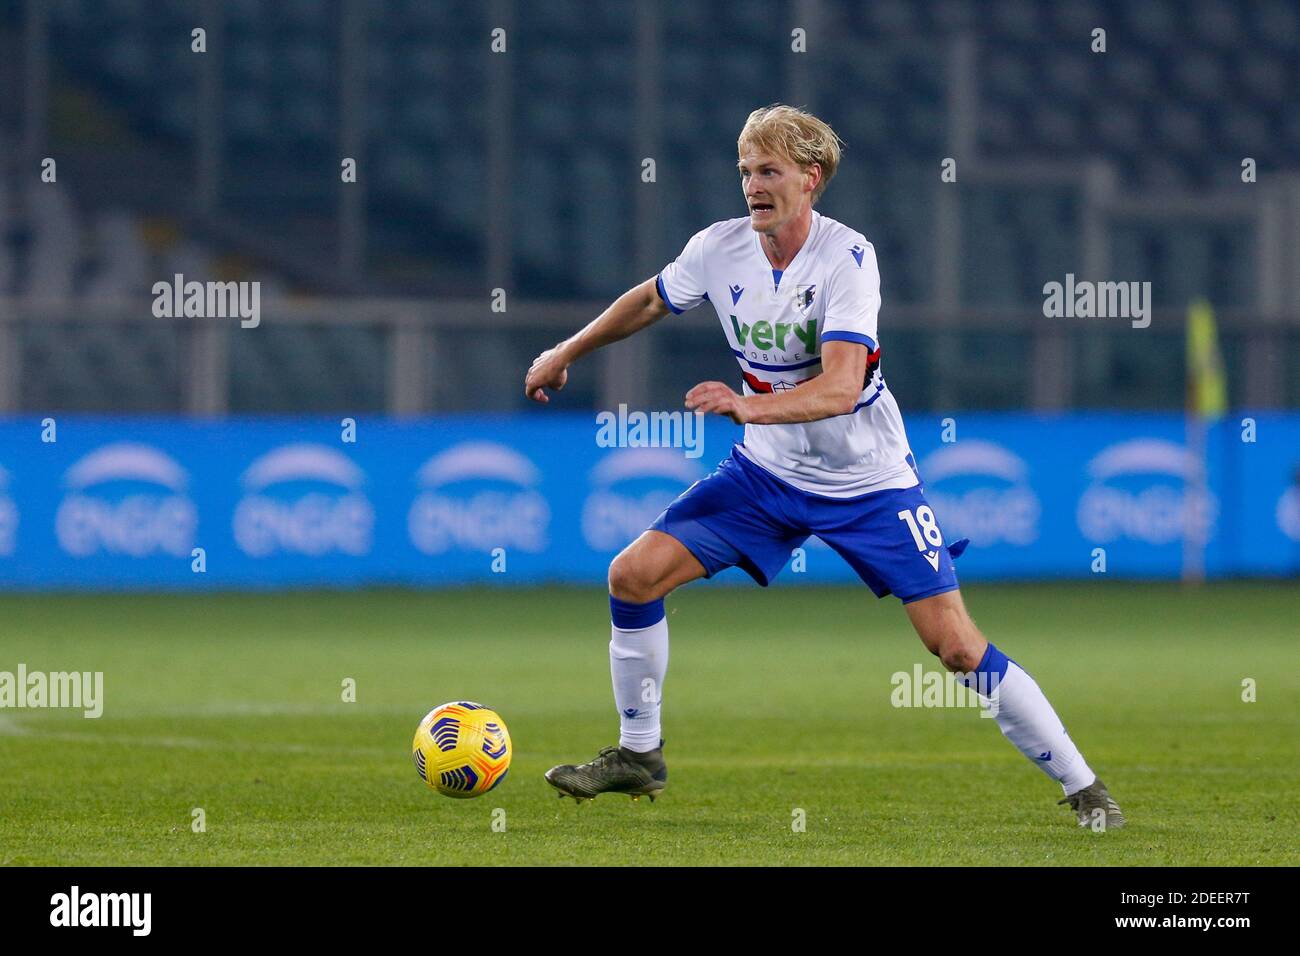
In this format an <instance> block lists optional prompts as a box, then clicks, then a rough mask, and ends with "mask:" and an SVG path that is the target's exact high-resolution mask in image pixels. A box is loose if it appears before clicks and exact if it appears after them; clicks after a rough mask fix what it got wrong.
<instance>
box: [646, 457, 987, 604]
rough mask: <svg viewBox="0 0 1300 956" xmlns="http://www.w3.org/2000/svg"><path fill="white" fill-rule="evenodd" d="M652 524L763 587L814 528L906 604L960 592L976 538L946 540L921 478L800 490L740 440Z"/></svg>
mask: <svg viewBox="0 0 1300 956" xmlns="http://www.w3.org/2000/svg"><path fill="white" fill-rule="evenodd" d="M650 527H651V529H652V530H654V531H662V532H664V533H665V534H670V535H672V536H673V537H674V538H676V539H677V540H678V541H680V542H681V543H682V544H683V545H685V546H686V549H687V550H688V551H690V552H691V554H693V555H695V557H696V558H697V559H698V560H699V562H700V564H702V565H704V571H705V574H706V575H707V576H708V577H713V575H715V574H717V573H718V572H719V571H721V570H723V569H724V568H729V567H733V566H734V567H739V568H741V569H743V570H744V571H746V572H747V573H748V574H749V576H750V577H752V578H753V579H754V580H755V581H757V582H758V583H759V584H761V585H763V586H764V587H766V586H767V585H768V584H770V583H771V582H772V580H773V579H774V578H775V577H776V576H777V575H778V574H780V573H781V569H782V568H784V567H785V564H786V562H787V561H789V560H790V553H791V552H792V551H793V550H794V549H795V548H797V547H799V546H800V545H802V544H803V543H804V542H805V541H806V540H808V536H809V535H816V536H817V537H818V538H821V539H822V540H823V541H825V542H826V543H827V544H828V545H830V547H831V548H833V549H834V550H835V551H836V552H837V553H838V554H839V555H840V556H841V557H842V558H844V560H845V561H847V562H848V563H849V565H850V566H851V567H852V568H853V570H854V571H856V572H857V573H858V576H859V577H860V578H862V580H863V581H864V582H866V584H867V586H868V587H869V588H871V590H872V591H873V592H874V593H875V595H876V597H884V596H885V595H887V594H895V595H897V596H898V598H899V599H900V600H901V601H902V602H903V603H904V604H907V603H909V602H911V601H919V600H920V599H921V598H927V597H932V596H933V595H936V594H942V593H943V592H945V591H952V590H955V589H956V588H957V574H956V572H955V571H954V570H953V566H952V559H953V558H955V557H957V556H958V555H960V554H961V553H962V551H964V550H965V548H966V545H967V544H968V543H969V542H968V541H967V540H966V539H963V540H961V541H957V542H954V543H953V544H951V545H949V544H947V543H946V542H945V539H944V537H943V531H942V530H941V529H940V528H939V525H938V522H937V521H936V520H935V517H934V512H933V511H932V510H931V509H930V506H929V505H928V504H926V501H925V494H924V487H923V486H922V484H921V483H920V482H919V481H918V482H917V483H916V484H915V485H913V486H912V487H911V488H891V489H886V490H884V491H873V492H870V493H868V494H865V495H858V496H857V497H855V498H830V497H827V496H826V495H815V494H810V493H809V492H806V491H801V490H800V489H798V488H796V487H794V486H793V485H791V484H789V483H788V482H785V481H782V480H781V479H780V478H778V477H776V476H775V475H773V474H772V473H771V472H769V471H768V470H767V469H765V468H762V467H760V466H759V465H756V464H754V463H753V462H752V461H750V460H749V459H748V458H746V457H745V455H744V454H743V453H742V452H739V451H737V450H736V449H735V448H733V449H732V452H731V455H730V457H728V458H726V459H724V460H723V462H722V463H721V464H720V465H719V466H718V468H717V470H716V471H714V472H713V474H711V475H709V476H708V477H707V478H702V479H700V480H699V481H697V482H696V483H695V484H693V485H691V487H690V488H688V489H686V491H685V492H683V493H682V494H681V495H680V496H679V497H678V498H677V500H675V501H674V502H673V503H672V504H670V505H669V506H668V507H667V508H666V509H665V510H664V512H663V513H662V514H661V515H659V517H658V518H656V519H655V520H654V524H652V525H651V526H650Z"/></svg>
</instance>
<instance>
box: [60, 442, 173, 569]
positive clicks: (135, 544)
mask: <svg viewBox="0 0 1300 956" xmlns="http://www.w3.org/2000/svg"><path fill="white" fill-rule="evenodd" d="M188 480H189V476H188V475H187V474H186V472H185V469H184V468H182V467H181V466H180V465H179V464H177V462H176V461H175V459H173V458H171V457H170V456H168V455H166V454H164V453H163V452H161V451H159V450H158V449H157V448H154V447H152V446H150V445H142V444H138V443H135V442H115V443H113V444H111V445H104V446H103V447H101V448H98V449H96V450H95V451H92V452H91V453H90V454H88V455H86V456H85V457H84V458H82V459H81V460H80V461H78V462H77V463H76V464H75V465H73V466H72V467H71V468H69V469H68V470H67V471H66V472H65V473H64V475H63V484H64V486H65V487H66V488H67V489H68V492H67V494H66V495H65V496H64V498H63V500H62V501H61V502H60V503H59V508H58V511H57V512H56V513H55V517H54V530H55V535H56V536H57V538H58V541H59V547H61V548H62V549H63V550H64V551H65V552H67V553H68V554H70V555H72V556H73V557H78V558H84V557H90V556H91V555H97V554H111V555H125V556H127V557H132V558H143V557H149V556H151V555H157V554H165V555H172V556H174V557H183V556H188V555H189V553H190V549H191V548H192V547H193V546H194V536H195V533H196V531H197V529H198V523H199V517H198V510H197V509H196V508H195V506H194V502H193V501H192V500H191V499H190V497H189V495H188V494H187V491H186V486H187V484H188Z"/></svg>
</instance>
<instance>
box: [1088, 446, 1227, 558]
mask: <svg viewBox="0 0 1300 956" xmlns="http://www.w3.org/2000/svg"><path fill="white" fill-rule="evenodd" d="M1195 474H1196V461H1195V459H1194V458H1193V456H1192V455H1191V453H1190V452H1188V450H1187V449H1186V448H1184V447H1183V446H1182V445H1178V444H1175V443H1174V442H1171V441H1166V440H1164V439H1158V438H1135V439H1132V440H1131V441H1126V442H1120V443H1119V444H1117V445H1111V446H1110V447H1109V448H1106V449H1104V450H1103V451H1101V453H1099V454H1098V455H1097V456H1096V457H1095V458H1093V459H1092V461H1090V462H1089V463H1088V476H1089V477H1090V478H1091V479H1092V483H1091V484H1090V485H1089V486H1088V488H1087V490H1086V491H1084V493H1083V496H1082V497H1081V498H1080V499H1079V512H1078V519H1079V530H1080V531H1081V532H1083V535H1084V537H1086V538H1087V539H1088V540H1089V541H1096V542H1099V543H1102V544H1104V543H1106V542H1108V541H1115V540H1118V539H1124V538H1127V539H1129V540H1133V541H1141V542H1144V543H1145V544H1172V543H1173V542H1175V541H1178V540H1180V539H1181V538H1182V537H1183V535H1184V534H1185V533H1186V531H1187V530H1188V528H1189V527H1191V528H1196V529H1198V530H1199V531H1200V533H1202V534H1203V535H1204V536H1205V538H1206V539H1207V540H1208V539H1209V538H1210V537H1211V536H1212V533H1213V529H1214V522H1215V518H1216V515H1217V513H1218V499H1217V498H1216V497H1215V496H1214V494H1213V492H1210V491H1206V492H1204V493H1203V494H1198V493H1197V492H1196V490H1195V486H1194V485H1193V483H1192V478H1193V477H1194V476H1195Z"/></svg>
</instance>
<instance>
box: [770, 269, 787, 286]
mask: <svg viewBox="0 0 1300 956" xmlns="http://www.w3.org/2000/svg"><path fill="white" fill-rule="evenodd" d="M784 273H785V270H784V269H773V270H772V288H773V289H778V290H779V289H780V288H781V276H782V275H783V274H784Z"/></svg>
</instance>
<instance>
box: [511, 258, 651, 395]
mask: <svg viewBox="0 0 1300 956" xmlns="http://www.w3.org/2000/svg"><path fill="white" fill-rule="evenodd" d="M657 280H658V277H657V276H654V277H651V278H649V279H646V280H645V282H642V283H641V284H640V285H637V286H633V287H632V288H630V289H628V290H627V291H626V292H624V293H623V294H622V295H621V296H619V297H618V298H617V299H615V300H614V302H613V304H612V305H610V307H609V308H608V309H606V310H605V311H604V312H602V313H601V314H600V315H598V316H597V317H596V318H595V319H593V320H592V321H591V322H589V323H587V325H586V326H585V327H584V328H582V329H581V330H580V331H578V332H576V333H575V334H573V335H571V336H569V338H567V339H565V340H564V341H563V342H561V343H559V344H558V345H556V346H555V347H554V348H550V349H547V350H546V351H545V352H543V353H542V354H541V355H539V356H537V358H535V359H533V364H532V366H531V367H530V368H529V369H528V374H527V375H526V376H524V394H525V395H527V396H528V397H529V398H531V399H532V400H533V401H535V402H543V403H545V402H549V401H550V398H549V397H548V396H547V394H546V389H548V388H553V389H556V390H558V389H561V388H564V383H565V382H566V381H568V378H569V366H570V365H572V364H573V363H574V362H576V361H577V360H578V359H580V358H582V357H583V356H584V355H586V354H588V353H589V352H594V351H596V349H598V348H601V347H602V346H605V345H609V344H610V343H611V342H617V341H618V340H619V339H625V338H627V337H628V336H629V335H632V334H633V333H635V332H639V331H641V330H642V329H644V328H645V327H646V326H648V325H651V324H653V323H655V322H657V321H659V319H662V318H663V317H664V316H665V315H667V314H668V313H669V311H670V310H669V308H668V306H667V305H666V304H665V303H664V300H663V299H661V298H660V297H659V291H658V289H657V288H656V283H657Z"/></svg>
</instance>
